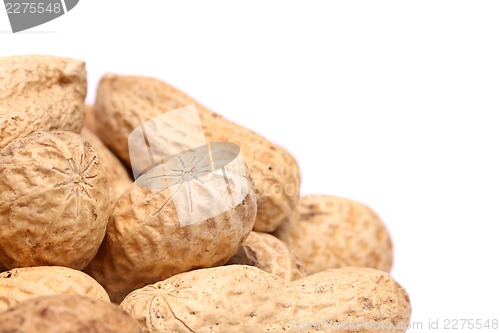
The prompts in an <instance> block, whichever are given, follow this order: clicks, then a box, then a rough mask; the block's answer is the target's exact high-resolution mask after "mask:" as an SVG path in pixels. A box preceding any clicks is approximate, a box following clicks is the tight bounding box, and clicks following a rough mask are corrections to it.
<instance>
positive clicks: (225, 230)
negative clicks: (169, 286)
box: [86, 178, 257, 303]
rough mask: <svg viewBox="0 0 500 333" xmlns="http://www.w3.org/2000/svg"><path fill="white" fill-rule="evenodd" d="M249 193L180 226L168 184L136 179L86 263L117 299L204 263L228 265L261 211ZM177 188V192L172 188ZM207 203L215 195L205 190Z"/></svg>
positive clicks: (252, 193)
mask: <svg viewBox="0 0 500 333" xmlns="http://www.w3.org/2000/svg"><path fill="white" fill-rule="evenodd" d="M244 181H247V182H248V187H249V189H250V190H249V193H248V195H247V196H246V197H245V199H244V200H243V201H242V202H241V203H240V204H239V205H237V206H236V207H234V208H233V209H231V210H228V211H226V212H225V213H223V214H220V215H218V216H215V217H212V218H209V219H207V220H205V221H202V222H200V223H196V224H192V225H188V226H184V227H181V226H180V223H179V220H178V216H177V213H176V208H175V204H174V200H170V199H171V193H170V189H169V188H166V189H164V190H151V189H144V188H141V187H140V186H138V185H137V183H134V184H132V185H131V186H130V187H129V188H128V189H127V190H126V191H125V193H124V194H123V195H122V196H121V197H120V198H119V199H118V201H117V202H116V204H115V207H114V209H113V212H112V214H111V218H110V220H109V225H108V230H107V233H106V237H105V238H104V241H103V244H102V245H101V248H100V249H99V252H98V254H97V256H96V258H95V259H94V260H93V261H92V262H91V263H90V264H89V266H88V267H87V268H86V272H88V273H89V274H90V275H91V276H92V277H94V278H95V279H96V280H97V281H98V282H99V283H100V284H101V285H103V286H104V288H105V289H106V291H107V292H108V294H109V295H110V298H111V300H112V301H113V302H117V303H119V302H121V301H122V300H123V298H124V297H125V296H126V295H127V294H128V293H130V292H131V291H132V290H135V289H137V288H141V287H143V286H145V285H147V284H150V283H154V282H157V281H160V280H164V279H166V278H168V277H170V276H172V275H175V274H178V273H181V272H185V271H189V270H192V269H195V268H200V267H212V266H217V265H224V264H225V263H226V262H227V261H228V260H229V259H230V258H231V257H232V256H233V255H234V254H235V253H236V251H237V250H238V248H239V247H240V246H241V244H242V243H243V241H244V240H245V239H246V238H247V236H248V234H249V233H250V231H251V230H252V227H253V224H254V222H255V216H256V212H257V206H256V200H255V194H254V191H253V185H252V182H251V179H250V178H244ZM174 194H175V193H174ZM205 199H206V200H207V204H206V205H207V206H208V205H210V201H211V200H217V199H218V198H217V196H216V195H213V196H212V195H207V196H206V197H205Z"/></svg>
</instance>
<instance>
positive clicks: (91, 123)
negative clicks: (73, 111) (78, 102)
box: [83, 105, 96, 134]
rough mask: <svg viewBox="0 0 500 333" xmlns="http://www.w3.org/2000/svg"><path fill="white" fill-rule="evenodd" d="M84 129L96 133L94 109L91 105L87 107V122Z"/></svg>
mask: <svg viewBox="0 0 500 333" xmlns="http://www.w3.org/2000/svg"><path fill="white" fill-rule="evenodd" d="M83 128H86V129H87V130H89V131H91V132H92V133H94V134H95V133H96V125H95V115H94V107H93V106H91V105H85V122H84V126H83Z"/></svg>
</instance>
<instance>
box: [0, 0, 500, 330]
mask: <svg viewBox="0 0 500 333" xmlns="http://www.w3.org/2000/svg"><path fill="white" fill-rule="evenodd" d="M2 11H3V8H2ZM9 29H10V27H9V25H8V19H7V16H6V14H4V13H2V14H0V31H2V32H1V33H0V55H13V54H22V53H45V54H53V55H61V56H70V57H75V58H80V59H84V60H86V61H87V68H88V77H89V98H88V101H89V102H92V101H93V97H94V96H95V88H96V85H97V83H98V80H99V78H100V77H101V75H102V74H103V73H105V72H115V73H123V74H141V75H150V76H156V77H159V78H161V79H164V80H166V81H168V82H169V83H171V84H173V85H175V86H177V87H179V88H181V89H183V90H184V91H186V92H188V93H189V94H190V95H192V96H194V97H195V98H196V99H198V100H199V101H200V102H202V103H203V104H205V105H206V106H208V107H209V108H211V109H213V110H216V111H217V112H219V113H221V114H223V115H224V116H226V117H227V118H230V119H232V120H234V121H236V122H238V123H241V124H245V125H246V126H247V127H250V128H252V129H253V130H255V131H257V132H259V133H261V134H263V135H264V136H266V137H268V138H269V139H272V140H273V141H275V142H277V143H279V144H281V145H282V146H284V147H286V148H287V149H289V150H290V151H291V152H292V153H293V154H294V155H295V156H296V157H297V158H298V160H299V162H300V164H301V167H302V174H303V193H329V194H335V195H340V196H346V197H349V198H353V199H357V200H359V201H362V202H364V203H366V204H368V205H370V206H371V207H373V208H374V209H375V210H376V211H377V212H378V213H379V215H380V216H381V217H382V218H383V219H384V221H385V222H386V223H387V225H388V227H389V229H390V231H391V234H392V237H393V240H394V244H395V266H394V270H393V275H394V276H395V278H396V279H397V280H398V281H399V282H401V283H402V284H403V285H404V286H405V287H406V289H407V291H408V292H409V294H410V296H411V300H412V304H413V309H414V310H413V318H412V319H413V320H414V321H421V322H423V323H424V330H410V332H417V331H419V332H422V331H429V330H428V329H426V326H427V323H428V321H429V319H432V320H435V319H439V320H440V327H441V328H442V324H443V321H444V320H445V319H453V318H457V319H458V318H472V319H476V318H479V319H487V318H497V319H500V301H499V300H500V290H499V289H500V288H499V282H498V281H500V274H499V269H498V266H499V265H500V263H499V259H498V253H500V246H499V243H500V241H499V232H498V230H499V228H498V224H499V222H500V209H499V208H500V158H499V150H500V149H499V148H500V131H499V117H498V115H499V114H500V46H499V45H500V38H499V37H500V3H499V2H497V1H434V0H433V1H418V2H417V1H413V2H403V1H349V2H342V3H338V2H335V3H333V4H332V3H330V2H316V1H304V2H302V3H295V2H290V1H286V2H277V1H275V2H272V3H271V2H269V1H252V2H246V3H243V2H236V1H210V2H208V1H207V2H180V1H179V2H174V3H171V2H170V1H159V0H158V1H147V0H141V1H123V0H121V1H116V0H115V1H111V0H106V1H85V0H83V1H81V3H80V4H79V5H78V6H77V7H75V9H73V11H71V12H69V14H67V15H65V16H63V17H61V18H59V19H57V20H55V21H53V22H50V23H48V24H45V25H43V26H40V27H37V28H34V29H32V30H30V31H29V32H25V33H19V34H15V35H14V34H11V33H10V32H9ZM440 331H442V330H440ZM479 331H480V330H474V332H479ZM483 331H485V332H486V331H487V330H483Z"/></svg>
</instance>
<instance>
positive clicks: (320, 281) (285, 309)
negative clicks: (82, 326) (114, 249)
mask: <svg viewBox="0 0 500 333" xmlns="http://www.w3.org/2000/svg"><path fill="white" fill-rule="evenodd" d="M121 306H122V307H123V308H124V309H125V310H126V311H127V312H128V313H130V314H131V315H132V316H133V317H134V318H136V319H137V320H138V321H139V322H140V323H141V325H142V328H143V332H150V333H163V332H179V333H180V332H199V333H202V332H212V333H216V332H224V333H232V332H249V333H250V332H284V331H286V332H288V331H290V332H293V331H298V328H299V327H304V326H301V325H300V326H299V323H305V322H321V321H333V322H335V321H338V323H350V322H353V321H355V320H359V321H364V322H365V323H368V322H371V323H379V324H382V323H384V324H385V325H387V326H390V325H391V324H393V325H394V326H396V325H397V323H407V322H409V321H410V315H411V305H410V300H409V297H408V294H407V293H406V291H405V290H404V289H403V287H401V286H400V285H399V284H398V283H397V282H396V281H395V280H394V279H393V278H392V277H391V276H390V275H389V274H387V273H385V272H382V271H377V270H374V269H370V268H359V267H357V268H342V269H332V270H328V271H324V272H321V273H318V274H315V275H311V276H308V277H306V278H304V279H300V280H296V281H293V282H287V281H284V280H282V279H280V278H278V277H277V276H275V275H272V274H269V273H267V272H264V271H262V270H260V269H258V268H255V267H251V266H239V265H230V266H223V267H216V268H209V269H201V270H195V271H191V272H187V273H183V274H179V275H176V276H173V277H171V278H170V279H168V280H165V281H161V282H158V283H155V284H153V285H149V286H146V287H144V288H142V289H139V290H136V291H133V292H132V293H130V294H129V295H128V296H127V297H126V298H125V300H124V301H123V302H122V304H121ZM311 331H315V330H307V329H304V332H311ZM379 331H380V332H404V331H405V329H404V328H403V329H395V328H394V329H387V330H386V329H381V330H379ZM379 331H377V332H379ZM346 332H357V333H368V332H370V333H373V332H374V331H373V330H371V329H366V327H364V326H362V327H358V329H357V330H346Z"/></svg>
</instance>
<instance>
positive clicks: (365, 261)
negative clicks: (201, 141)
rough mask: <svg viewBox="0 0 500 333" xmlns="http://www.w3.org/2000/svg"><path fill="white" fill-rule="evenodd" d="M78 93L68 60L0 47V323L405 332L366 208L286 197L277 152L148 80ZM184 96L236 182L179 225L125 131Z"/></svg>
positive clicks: (5, 327) (126, 79)
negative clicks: (208, 210)
mask: <svg viewBox="0 0 500 333" xmlns="http://www.w3.org/2000/svg"><path fill="white" fill-rule="evenodd" d="M86 94H87V78H86V69H85V63H84V62H82V61H78V60H73V59H66V58H60V57H53V56H35V55H32V56H31V55H30V56H15V57H4V58H0V333H7V332H9V333H13V332H30V333H33V332H35V333H36V332H45V333H47V332H48V333H51V332H54V333H55V332H63V333H64V332H98V333H101V332H120V333H127V332H151V333H152V332H158V333H160V332H197V333H198V332H223V333H230V332H284V331H294V332H316V331H333V332H405V331H406V327H405V325H404V324H405V323H409V322H410V315H411V305H410V300H409V297H408V294H407V293H406V291H405V290H404V288H403V287H401V286H400V285H399V284H398V283H397V282H396V281H395V280H394V279H393V278H392V277H391V275H389V273H390V270H391V267H392V257H393V252H392V251H393V249H392V243H391V239H390V236H389V233H388V231H387V229H386V227H385V225H384V223H383V222H382V221H381V220H380V218H379V217H378V216H377V215H376V214H375V213H374V212H373V211H372V210H371V209H370V208H369V207H367V206H365V205H363V204H361V203H359V202H356V201H353V200H350V199H345V198H340V197H335V196H330V195H307V196H300V194H299V193H300V171H299V167H298V165H297V162H296V160H295V159H294V158H293V156H292V155H290V153H288V152H287V151H285V150H284V149H282V148H280V147H279V146H277V145H275V144H273V143H271V142H269V141H268V140H266V139H265V138H263V137H261V136H260V135H258V134H256V133H254V132H252V131H251V130H248V129H246V128H244V127H242V126H239V125H236V124H234V123H232V122H230V121H228V120H226V119H224V118H223V117H221V116H220V115H218V114H216V113H214V112H212V111H210V110H207V109H206V108H205V107H204V106H202V105H200V104H199V103H198V102H196V101H195V100H193V99H192V98H191V97H189V96H187V95H186V94H184V93H183V92H181V91H179V90H177V89H176V88H174V87H172V86H170V85H168V84H166V83H164V82H162V81H159V80H157V79H153V78H147V77H132V76H120V75H111V74H110V75H106V76H104V77H103V78H102V79H101V81H100V83H99V87H98V91H97V97H96V101H95V104H94V105H93V106H86V105H85V98H86ZM192 104H194V105H195V106H196V108H197V110H198V113H199V117H200V121H201V124H202V127H203V132H204V135H205V137H206V140H207V142H232V143H235V144H237V145H238V146H239V147H240V149H241V152H242V154H243V157H244V160H245V163H246V166H247V167H246V171H245V175H244V176H243V177H240V178H239V181H240V182H242V184H243V185H245V186H246V188H249V189H250V191H248V193H247V194H246V195H245V197H244V198H243V200H242V201H241V202H237V203H235V205H234V206H232V207H231V209H229V210H227V211H226V212H224V213H222V214H219V215H217V216H212V217H210V218H207V219H206V220H204V221H202V222H200V223H195V224H191V225H187V226H182V225H181V224H180V223H179V218H178V216H177V213H176V207H175V204H174V201H173V200H171V198H172V196H175V195H176V193H171V192H173V191H170V189H169V187H166V188H163V189H154V188H144V187H142V186H139V185H138V184H137V182H134V179H133V177H132V172H131V159H130V156H129V149H128V141H127V140H128V137H129V134H130V133H131V132H132V131H133V130H134V129H135V128H137V127H138V126H141V124H142V123H144V122H146V121H148V120H150V119H153V118H154V117H157V116H160V115H162V114H165V113H167V112H169V111H171V110H176V109H179V108H182V107H185V106H187V105H192ZM200 184H202V183H200ZM200 184H199V186H203V185H200ZM202 190H203V189H202ZM206 193H210V192H209V191H207V192H206ZM204 200H205V202H206V205H207V206H209V205H211V204H212V203H216V202H217V200H219V198H218V196H216V195H209V194H207V195H206V196H205V197H204Z"/></svg>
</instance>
